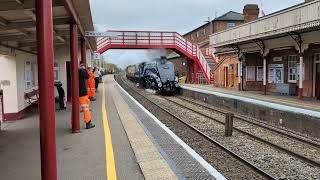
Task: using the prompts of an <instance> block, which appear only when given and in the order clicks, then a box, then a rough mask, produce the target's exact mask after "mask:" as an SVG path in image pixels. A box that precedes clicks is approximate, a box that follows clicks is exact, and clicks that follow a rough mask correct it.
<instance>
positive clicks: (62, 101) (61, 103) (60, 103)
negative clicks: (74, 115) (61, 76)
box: [59, 96, 65, 109]
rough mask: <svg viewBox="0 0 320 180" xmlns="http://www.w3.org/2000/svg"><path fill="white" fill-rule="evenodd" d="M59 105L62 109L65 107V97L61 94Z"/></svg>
mask: <svg viewBox="0 0 320 180" xmlns="http://www.w3.org/2000/svg"><path fill="white" fill-rule="evenodd" d="M59 107H60V109H64V108H65V107H64V97H63V96H59Z"/></svg>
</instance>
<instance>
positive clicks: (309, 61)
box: [243, 46, 320, 97]
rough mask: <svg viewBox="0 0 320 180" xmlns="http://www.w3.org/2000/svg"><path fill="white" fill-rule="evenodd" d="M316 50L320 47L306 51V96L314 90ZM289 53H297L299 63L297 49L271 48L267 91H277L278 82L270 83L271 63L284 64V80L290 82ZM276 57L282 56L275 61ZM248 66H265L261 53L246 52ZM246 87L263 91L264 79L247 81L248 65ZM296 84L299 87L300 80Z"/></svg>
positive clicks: (244, 75) (246, 88) (318, 50)
mask: <svg viewBox="0 0 320 180" xmlns="http://www.w3.org/2000/svg"><path fill="white" fill-rule="evenodd" d="M316 52H320V47H316V46H314V47H311V48H309V49H308V50H307V51H306V52H305V53H304V64H305V79H304V82H303V84H304V88H303V90H304V93H303V95H304V96H307V97H311V96H312V92H313V55H314V53H316ZM289 55H297V58H298V59H297V63H299V57H298V52H297V51H296V50H295V49H293V48H292V49H285V50H277V51H275V50H271V51H270V53H269V54H268V56H267V91H268V92H277V90H276V84H274V83H268V77H269V74H268V73H269V64H283V82H284V83H290V82H288V57H289ZM275 57H281V58H282V60H281V61H274V58H275ZM245 65H246V66H255V67H256V66H263V59H262V56H261V55H260V53H258V52H257V53H250V54H246V63H245ZM256 75H257V69H256V68H255V76H256ZM243 77H244V89H245V90H248V91H262V85H263V81H246V77H247V75H246V67H244V74H243ZM292 84H296V86H297V88H298V81H297V83H292Z"/></svg>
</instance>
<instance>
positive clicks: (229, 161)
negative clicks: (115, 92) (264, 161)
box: [118, 81, 264, 179]
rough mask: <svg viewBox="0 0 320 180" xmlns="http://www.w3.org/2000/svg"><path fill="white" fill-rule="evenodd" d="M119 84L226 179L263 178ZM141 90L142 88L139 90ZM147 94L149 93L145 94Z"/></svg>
mask: <svg viewBox="0 0 320 180" xmlns="http://www.w3.org/2000/svg"><path fill="white" fill-rule="evenodd" d="M118 82H119V84H120V85H122V87H123V88H124V89H125V90H126V91H127V92H128V93H129V94H131V95H132V96H133V97H134V98H135V99H136V100H137V101H139V102H140V103H141V104H142V105H143V106H144V107H146V108H147V109H148V110H149V111H150V112H151V113H153V114H154V115H155V116H156V117H157V118H158V119H159V120H160V121H162V122H163V123H164V124H165V125H166V126H167V127H169V128H170V129H171V130H172V131H173V132H174V133H175V134H176V135H177V136H179V137H180V138H181V139H182V140H183V141H184V142H186V143H187V144H188V145H189V146H190V147H191V148H193V149H194V150H195V151H196V152H197V153H198V154H199V155H200V156H202V157H203V158H204V159H205V160H206V161H208V162H209V163H210V164H212V165H213V167H215V168H216V169H217V170H218V171H219V172H220V173H222V174H223V175H224V176H225V177H226V178H228V179H264V178H263V177H261V176H260V175H259V174H257V173H256V172H255V171H253V170H252V169H251V168H250V167H247V166H245V165H243V164H242V163H241V162H239V161H238V160H236V159H235V158H233V157H232V156H230V155H229V154H228V153H226V152H225V151H224V150H222V149H221V148H219V147H217V146H215V145H214V144H212V143H211V142H210V141H208V140H207V139H205V138H203V137H202V136H201V135H200V134H198V133H196V132H195V131H193V130H192V129H190V128H189V127H187V126H186V125H185V124H183V123H181V122H180V121H178V120H176V119H175V118H173V117H172V116H170V115H168V114H167V113H165V112H164V111H160V110H159V108H158V107H157V106H155V105H154V104H152V103H150V102H149V101H148V100H146V99H145V98H143V97H141V96H140V95H138V94H137V93H136V92H134V91H133V90H131V89H129V88H128V87H126V85H124V84H123V83H121V81H118ZM140 91H141V92H143V90H140ZM146 96H149V95H146Z"/></svg>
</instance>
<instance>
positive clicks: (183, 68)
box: [168, 11, 244, 83]
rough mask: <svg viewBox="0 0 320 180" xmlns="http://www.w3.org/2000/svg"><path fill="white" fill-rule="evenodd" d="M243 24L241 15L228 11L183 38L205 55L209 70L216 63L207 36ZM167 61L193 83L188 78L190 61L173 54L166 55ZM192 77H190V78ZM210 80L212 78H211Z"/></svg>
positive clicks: (202, 79) (201, 79) (191, 71)
mask: <svg viewBox="0 0 320 180" xmlns="http://www.w3.org/2000/svg"><path fill="white" fill-rule="evenodd" d="M243 23H244V16H243V14H241V13H237V12H233V11H230V12H228V13H226V14H224V15H222V16H220V17H217V18H215V19H214V20H212V21H211V22H207V23H206V24H204V25H202V26H200V27H197V28H196V29H193V30H192V31H190V32H188V33H186V34H185V35H184V37H185V38H186V39H187V40H189V41H191V42H193V43H195V44H197V45H198V46H199V47H200V50H201V51H202V53H203V54H204V55H205V57H206V59H207V61H208V64H209V65H210V66H211V69H212V68H213V67H214V64H215V63H216V62H217V61H216V59H215V57H214V56H213V51H212V50H211V49H210V48H209V36H210V35H211V34H213V33H215V32H219V31H222V30H225V29H228V28H232V27H235V26H238V25H240V24H243ZM168 54H169V55H168V59H170V60H171V62H173V63H174V64H175V67H176V70H177V71H178V74H179V75H180V76H183V75H186V76H187V80H188V81H189V82H194V80H192V78H191V79H190V78H189V76H190V75H191V74H192V73H194V72H193V70H192V69H190V66H189V65H190V61H189V60H188V58H187V57H185V56H181V55H179V54H176V53H175V52H172V51H171V52H169V53H168ZM197 73H198V74H199V76H198V77H199V80H200V81H199V82H200V83H202V82H203V83H205V79H204V78H203V77H202V76H201V75H202V74H201V73H199V72H197ZM191 77H192V76H191ZM211 79H212V78H211Z"/></svg>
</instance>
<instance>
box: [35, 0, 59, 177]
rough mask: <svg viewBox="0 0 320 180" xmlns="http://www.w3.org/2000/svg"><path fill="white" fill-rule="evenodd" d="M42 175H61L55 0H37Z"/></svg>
mask: <svg viewBox="0 0 320 180" xmlns="http://www.w3.org/2000/svg"><path fill="white" fill-rule="evenodd" d="M36 29H37V51H38V55H37V59H38V69H39V72H38V75H39V80H38V81H39V117H40V152H41V179H42V180H56V179H57V158H56V123H55V101H54V75H53V68H54V64H53V63H54V58H53V54H54V52H53V25H52V0H36Z"/></svg>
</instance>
